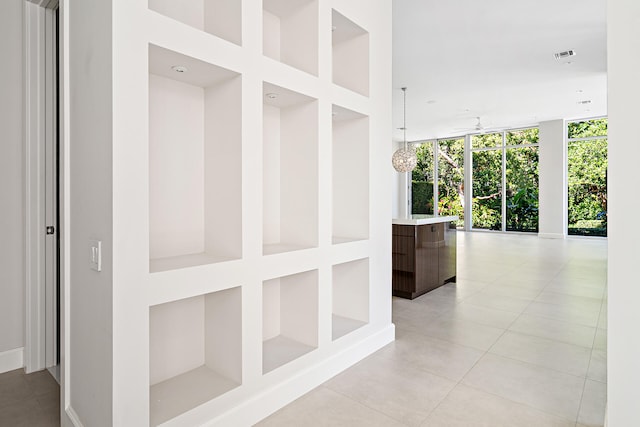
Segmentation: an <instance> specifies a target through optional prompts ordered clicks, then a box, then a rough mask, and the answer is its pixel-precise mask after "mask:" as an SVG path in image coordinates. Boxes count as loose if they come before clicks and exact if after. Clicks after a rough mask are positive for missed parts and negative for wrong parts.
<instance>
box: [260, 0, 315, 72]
mask: <svg viewBox="0 0 640 427" xmlns="http://www.w3.org/2000/svg"><path fill="white" fill-rule="evenodd" d="M262 9H263V11H262V13H263V19H262V34H263V37H262V52H263V53H264V55H265V56H267V57H269V58H271V59H275V60H276V61H280V62H282V63H283V64H287V65H290V66H292V67H295V68H297V69H299V70H302V71H304V72H307V73H309V74H313V75H318V1H317V0H286V1H282V0H263V1H262Z"/></svg>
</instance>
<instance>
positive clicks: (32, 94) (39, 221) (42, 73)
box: [23, 0, 63, 373]
mask: <svg viewBox="0 0 640 427" xmlns="http://www.w3.org/2000/svg"><path fill="white" fill-rule="evenodd" d="M57 6H58V1H57V0H25V1H24V7H23V9H24V45H23V49H24V64H23V65H24V88H23V89H24V97H23V99H24V138H25V144H24V150H25V151H24V160H25V164H24V167H25V174H24V178H25V184H24V185H25V188H24V192H25V198H24V209H25V339H24V367H25V371H26V373H31V372H35V371H39V370H42V369H45V368H46V367H48V366H47V365H50V364H51V363H52V362H51V357H49V360H47V359H48V358H47V353H49V354H51V352H52V351H54V350H55V344H54V343H53V341H54V340H53V337H54V336H55V333H53V336H52V331H53V329H52V328H49V331H47V325H51V323H52V322H53V321H55V317H54V314H53V313H55V311H56V310H55V307H54V306H55V299H52V298H47V289H46V280H45V278H46V277H45V274H46V273H45V270H46V268H45V250H46V241H45V239H46V235H45V227H46V225H48V224H45V218H46V216H45V194H46V188H45V161H46V149H45V145H46V143H47V140H48V139H49V138H52V137H53V136H54V134H55V132H56V130H55V126H53V124H54V123H55V121H56V117H55V115H56V108H55V101H54V100H55V93H54V90H55V86H54V85H53V84H52V82H53V79H52V74H51V71H50V70H52V69H53V68H54V64H55V59H54V55H53V50H52V49H53V48H54V44H53V31H54V9H55V8H56V7H57ZM60 93H62V92H60ZM58 143H59V146H60V152H61V153H62V145H63V144H62V138H60V141H58ZM60 163H62V161H60ZM58 173H60V174H62V173H63V171H62V170H60V171H58ZM59 203H61V204H62V200H59ZM62 212H63V209H61V216H62ZM61 219H62V218H61ZM59 222H60V224H62V222H63V221H59ZM61 231H62V227H61V229H60V230H56V233H58V238H60V239H61V240H62V235H61V234H59V233H60V232H61ZM61 243H62V242H61ZM62 252H63V251H62V250H61V251H60V253H59V254H58V256H59V257H60V256H62ZM54 274H55V273H54ZM60 285H62V283H61V284H60ZM60 290H61V291H62V286H60ZM49 294H51V291H49ZM60 315H62V313H60ZM60 321H61V322H62V316H60ZM47 338H48V339H47ZM52 345H53V346H54V347H51V346H52ZM48 346H49V347H51V348H48ZM58 362H59V361H58Z"/></svg>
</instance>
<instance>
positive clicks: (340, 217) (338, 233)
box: [332, 105, 369, 244]
mask: <svg viewBox="0 0 640 427" xmlns="http://www.w3.org/2000/svg"><path fill="white" fill-rule="evenodd" d="M332 114H333V135H332V137H333V145H332V148H333V156H332V162H333V167H332V172H333V176H332V183H333V186H332V195H333V243H334V244H336V243H344V242H350V241H354V240H366V239H368V238H369V117H368V116H365V115H364V114H360V113H357V112H355V111H352V110H349V109H346V108H342V107H339V106H337V105H334V106H333V111H332Z"/></svg>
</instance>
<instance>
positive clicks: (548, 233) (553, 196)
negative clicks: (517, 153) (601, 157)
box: [539, 120, 567, 238]
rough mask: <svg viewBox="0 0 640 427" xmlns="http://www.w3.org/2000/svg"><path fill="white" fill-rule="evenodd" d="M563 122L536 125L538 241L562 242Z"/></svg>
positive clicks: (564, 208)
mask: <svg viewBox="0 0 640 427" xmlns="http://www.w3.org/2000/svg"><path fill="white" fill-rule="evenodd" d="M565 135H566V132H565V123H564V120H553V121H548V122H542V123H540V163H539V168H540V169H539V174H540V193H539V194H540V195H539V203H540V211H539V212H540V220H539V221H540V222H539V227H540V232H539V235H540V237H548V238H563V237H564V236H565V235H566V234H567V232H566V217H567V201H566V200H567V178H566V176H567V161H566V157H567V156H566V138H565Z"/></svg>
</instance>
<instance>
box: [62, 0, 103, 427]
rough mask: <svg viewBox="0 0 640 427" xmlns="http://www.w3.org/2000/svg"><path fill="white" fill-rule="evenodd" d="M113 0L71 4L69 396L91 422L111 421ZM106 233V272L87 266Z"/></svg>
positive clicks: (80, 414)
mask: <svg viewBox="0 0 640 427" xmlns="http://www.w3.org/2000/svg"><path fill="white" fill-rule="evenodd" d="M111 6H112V5H111V2H109V1H107V2H105V1H101V0H83V1H74V2H73V3H72V7H70V9H69V31H70V34H71V37H70V42H69V44H70V45H69V73H70V76H71V83H70V120H71V127H70V153H69V155H70V162H71V166H70V171H69V173H70V175H69V178H70V198H71V200H70V212H69V215H70V235H71V237H70V249H69V254H70V272H69V277H70V289H68V292H69V299H70V308H69V310H70V319H71V320H70V325H69V329H68V330H67V331H66V334H67V337H68V339H69V343H70V352H69V354H68V355H67V356H68V360H70V361H71V364H68V365H67V368H68V369H69V381H68V382H67V384H66V386H67V387H68V388H69V392H70V401H69V402H68V403H69V404H70V405H71V407H72V409H73V411H75V413H76V414H77V416H78V418H79V421H80V422H82V424H83V425H85V426H96V427H99V426H110V425H112V424H113V423H112V370H113V361H112V340H113V326H112V300H113V298H112V283H113V274H112V272H113V260H112V254H111V248H112V247H113V244H112V242H113V239H112V210H113V208H112V205H113V203H112V157H113V156H112V126H111V124H112V101H111V99H112V98H111V87H112V82H111V78H112V77H111V69H112V67H111V13H112V12H111ZM91 238H93V239H99V240H102V272H100V273H98V272H96V271H93V270H91V269H90V268H89V262H88V259H89V256H88V254H89V239H91Z"/></svg>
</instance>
